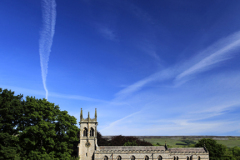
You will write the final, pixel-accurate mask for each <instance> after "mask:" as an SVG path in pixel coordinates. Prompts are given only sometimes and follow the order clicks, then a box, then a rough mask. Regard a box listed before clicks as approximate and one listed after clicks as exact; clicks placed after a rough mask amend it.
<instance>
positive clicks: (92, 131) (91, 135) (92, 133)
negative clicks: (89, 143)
mask: <svg viewBox="0 0 240 160" xmlns="http://www.w3.org/2000/svg"><path fill="white" fill-rule="evenodd" d="M93 136H94V129H93V128H91V130H90V137H93Z"/></svg>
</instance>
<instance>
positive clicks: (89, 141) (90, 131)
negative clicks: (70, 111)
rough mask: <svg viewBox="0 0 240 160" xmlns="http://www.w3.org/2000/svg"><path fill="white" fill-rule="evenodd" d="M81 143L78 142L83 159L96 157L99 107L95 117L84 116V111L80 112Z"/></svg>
mask: <svg viewBox="0 0 240 160" xmlns="http://www.w3.org/2000/svg"><path fill="white" fill-rule="evenodd" d="M79 124H80V143H79V144H78V150H79V152H78V154H79V156H80V158H81V159H84V160H92V159H94V151H95V150H96V148H97V125H98V122H97V109H95V117H94V118H90V114H89V112H88V117H87V118H83V111H82V108H81V113H80V122H79Z"/></svg>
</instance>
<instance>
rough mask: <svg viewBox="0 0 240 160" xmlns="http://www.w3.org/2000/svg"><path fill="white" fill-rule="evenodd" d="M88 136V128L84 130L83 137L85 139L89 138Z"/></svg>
mask: <svg viewBox="0 0 240 160" xmlns="http://www.w3.org/2000/svg"><path fill="white" fill-rule="evenodd" d="M87 135H88V130H87V128H86V127H85V128H84V129H83V136H84V137H87Z"/></svg>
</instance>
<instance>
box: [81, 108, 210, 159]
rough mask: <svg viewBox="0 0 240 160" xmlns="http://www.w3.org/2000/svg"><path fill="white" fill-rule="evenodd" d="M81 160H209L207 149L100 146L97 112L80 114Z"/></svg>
mask: <svg viewBox="0 0 240 160" xmlns="http://www.w3.org/2000/svg"><path fill="white" fill-rule="evenodd" d="M79 123H80V143H79V144H78V156H79V157H80V160H209V152H208V150H207V148H206V147H200V148H168V147H167V145H166V144H165V146H98V144H97V125H98V122H97V110H95V117H94V118H93V119H91V118H90V115H89V112H88V117H87V118H85V119H84V118H83V112H82V109H81V114H80V122H79Z"/></svg>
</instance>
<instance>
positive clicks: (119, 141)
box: [97, 132, 152, 146]
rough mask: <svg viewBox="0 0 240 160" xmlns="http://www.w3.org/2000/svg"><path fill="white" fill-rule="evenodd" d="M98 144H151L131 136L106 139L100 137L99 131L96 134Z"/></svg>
mask: <svg viewBox="0 0 240 160" xmlns="http://www.w3.org/2000/svg"><path fill="white" fill-rule="evenodd" d="M97 139H98V146H152V144H151V143H149V142H146V141H142V140H140V139H138V138H137V137H133V136H122V135H119V136H114V137H112V139H111V140H109V141H107V140H106V139H104V138H102V135H101V133H99V132H98V135H97Z"/></svg>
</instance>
